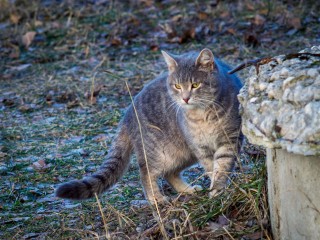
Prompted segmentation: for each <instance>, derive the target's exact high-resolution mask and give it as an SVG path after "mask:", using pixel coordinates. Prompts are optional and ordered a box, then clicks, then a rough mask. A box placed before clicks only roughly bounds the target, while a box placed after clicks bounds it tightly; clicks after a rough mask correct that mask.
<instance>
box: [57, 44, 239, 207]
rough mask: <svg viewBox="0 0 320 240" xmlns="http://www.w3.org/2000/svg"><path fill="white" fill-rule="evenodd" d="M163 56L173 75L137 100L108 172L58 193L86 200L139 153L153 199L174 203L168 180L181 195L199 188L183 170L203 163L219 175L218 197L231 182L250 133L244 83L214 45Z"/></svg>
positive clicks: (214, 178) (215, 179)
mask: <svg viewBox="0 0 320 240" xmlns="http://www.w3.org/2000/svg"><path fill="white" fill-rule="evenodd" d="M162 54H163V57H164V59H165V61H166V63H167V65H168V73H166V74H165V75H162V76H159V77H158V78H156V79H155V80H153V81H151V82H150V83H149V84H147V85H146V86H145V87H144V88H143V90H142V91H141V92H140V93H139V94H138V95H137V96H136V97H135V98H134V105H132V104H131V105H130V106H129V108H128V110H127V111H126V114H125V116H124V117H123V119H122V120H121V122H120V124H119V127H118V132H117V135H116V137H115V139H114V141H113V144H112V146H111V148H110V150H109V152H108V155H107V157H106V160H105V161H104V163H103V164H102V166H101V167H100V169H99V170H98V171H97V172H96V173H94V174H93V175H91V176H89V177H85V178H83V179H82V180H73V181H70V182H67V183H64V184H62V185H60V186H59V187H58V189H57V190H56V195H57V196H58V197H61V198H68V199H86V198H91V197H93V196H94V194H95V193H97V194H100V193H102V192H104V191H106V190H107V189H109V188H110V187H111V186H113V185H114V184H115V183H116V182H117V181H118V180H119V179H120V178H121V177H122V175H123V174H124V173H125V171H126V169H127V167H128V165H129V161H130V156H131V154H132V153H133V152H134V153H135V154H136V156H137V161H138V164H139V169H140V177H141V182H142V185H143V189H144V193H145V196H146V198H147V200H148V201H149V202H151V203H154V201H155V200H157V201H166V200H167V198H166V197H165V196H164V195H162V194H161V191H160V189H159V186H158V184H157V180H158V179H159V178H160V177H164V178H165V179H166V180H167V181H168V183H169V184H170V185H171V186H172V187H173V188H174V189H175V190H176V191H177V192H185V193H193V192H194V191H195V190H197V189H198V187H197V186H191V185H189V184H187V183H186V182H185V181H184V180H183V179H182V178H181V171H183V170H184V169H186V168H188V167H190V166H191V165H193V164H195V163H197V162H199V163H200V164H201V165H202V166H203V167H204V169H205V170H206V173H207V174H208V175H209V177H210V179H211V186H210V195H211V196H215V195H216V194H217V193H218V192H219V191H220V190H221V189H223V188H224V187H225V185H226V182H227V180H228V173H230V172H231V171H232V170H233V167H234V165H235V159H236V156H237V154H238V150H239V146H240V142H241V138H242V137H241V133H240V123H241V118H240V116H239V112H238V107H239V102H238V100H237V94H238V93H239V90H240V88H241V82H240V80H239V79H238V78H237V77H236V76H234V75H228V73H227V71H228V70H229V67H228V66H227V65H226V64H225V63H223V62H221V61H220V60H218V59H217V58H215V57H214V56H213V54H212V52H211V51H210V50H209V49H207V48H206V49H203V50H202V51H201V52H200V53H199V52H198V53H196V52H192V53H187V54H183V55H173V54H169V53H166V52H164V51H162ZM134 107H135V108H136V112H135V109H134ZM137 116H138V117H137Z"/></svg>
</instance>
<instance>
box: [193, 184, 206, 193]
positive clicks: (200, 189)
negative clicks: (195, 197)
mask: <svg viewBox="0 0 320 240" xmlns="http://www.w3.org/2000/svg"><path fill="white" fill-rule="evenodd" d="M192 189H193V191H194V192H199V191H202V190H203V188H202V187H201V186H200V185H194V186H192Z"/></svg>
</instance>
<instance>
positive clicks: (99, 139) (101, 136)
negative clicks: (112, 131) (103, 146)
mask: <svg viewBox="0 0 320 240" xmlns="http://www.w3.org/2000/svg"><path fill="white" fill-rule="evenodd" d="M107 139H108V135H106V134H99V135H97V136H95V137H94V138H93V139H92V140H93V141H96V142H104V141H106V140H107Z"/></svg>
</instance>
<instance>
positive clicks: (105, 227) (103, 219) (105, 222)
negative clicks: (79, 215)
mask: <svg viewBox="0 0 320 240" xmlns="http://www.w3.org/2000/svg"><path fill="white" fill-rule="evenodd" d="M94 196H95V197H96V200H97V203H98V206H99V210H100V213H101V217H102V221H103V226H104V230H105V232H106V238H107V239H108V240H109V239H111V236H110V233H109V230H108V226H107V221H106V218H105V216H104V213H103V211H102V207H101V203H100V201H99V198H98V195H97V194H96V193H94Z"/></svg>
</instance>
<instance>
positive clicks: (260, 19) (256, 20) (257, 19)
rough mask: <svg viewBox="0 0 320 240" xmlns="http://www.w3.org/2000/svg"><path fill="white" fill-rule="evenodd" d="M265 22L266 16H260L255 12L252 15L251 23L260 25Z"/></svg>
mask: <svg viewBox="0 0 320 240" xmlns="http://www.w3.org/2000/svg"><path fill="white" fill-rule="evenodd" d="M265 22H266V18H265V17H263V16H261V15H260V14H256V15H255V17H254V21H253V23H254V24H255V25H257V26H261V25H263V24H264V23H265Z"/></svg>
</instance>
